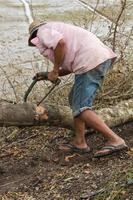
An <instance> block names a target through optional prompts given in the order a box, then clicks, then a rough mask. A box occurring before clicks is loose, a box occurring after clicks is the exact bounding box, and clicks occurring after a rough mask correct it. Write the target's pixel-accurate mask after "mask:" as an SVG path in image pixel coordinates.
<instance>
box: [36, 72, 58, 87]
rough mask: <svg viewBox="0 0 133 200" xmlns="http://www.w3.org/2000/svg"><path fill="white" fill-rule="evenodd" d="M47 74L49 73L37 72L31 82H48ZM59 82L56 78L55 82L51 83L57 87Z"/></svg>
mask: <svg viewBox="0 0 133 200" xmlns="http://www.w3.org/2000/svg"><path fill="white" fill-rule="evenodd" d="M48 73H49V72H38V73H36V75H35V76H34V77H33V80H37V81H41V80H48ZM60 82H61V80H60V79H59V78H57V80H56V81H54V82H52V83H54V84H56V85H58V84H59V83H60Z"/></svg>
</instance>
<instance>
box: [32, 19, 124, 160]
mask: <svg viewBox="0 0 133 200" xmlns="http://www.w3.org/2000/svg"><path fill="white" fill-rule="evenodd" d="M29 32H30V37H29V41H28V42H29V46H36V47H37V48H38V49H39V51H40V53H41V54H42V55H43V56H44V57H46V58H48V59H49V60H51V61H52V62H53V64H54V66H53V70H52V71H51V72H49V73H48V79H49V80H50V81H52V82H54V81H56V79H57V78H58V76H65V75H68V74H70V73H74V74H75V82H74V86H73V88H72V90H71V93H70V96H69V102H70V106H71V108H72V111H73V118H74V127H75V138H74V139H73V141H71V143H66V144H62V145H61V146H60V149H62V150H67V151H75V152H79V153H88V152H90V147H89V146H88V145H87V143H86V140H85V125H87V126H90V127H92V128H93V129H95V130H97V131H98V132H100V133H101V134H102V135H103V137H104V138H105V139H106V140H107V142H106V143H105V146H104V147H103V148H102V149H101V150H100V151H97V152H96V154H95V157H101V156H105V155H109V154H112V153H113V152H116V151H121V150H123V149H127V146H126V144H125V142H124V140H123V139H122V138H121V137H119V136H118V135H117V134H116V133H114V132H113V131H112V130H111V129H110V128H109V127H108V126H107V125H106V124H105V123H104V122H103V121H102V120H101V119H100V118H99V117H98V116H97V115H96V114H95V112H94V111H92V109H91V108H92V103H93V99H94V97H95V94H96V91H97V89H98V88H99V87H100V86H101V84H102V81H103V78H104V76H105V74H106V72H107V71H108V69H109V68H110V66H111V64H112V63H113V61H114V60H115V58H116V54H115V53H114V52H113V51H112V50H111V49H110V48H109V47H107V46H106V45H104V44H103V43H102V42H101V41H100V40H99V39H98V38H97V37H96V36H95V35H94V34H93V33H91V32H89V31H87V30H85V29H83V28H80V27H78V26H74V25H70V24H66V23H63V22H42V23H40V22H39V23H38V22H33V23H32V24H31V25H30V27H29ZM36 77H37V78H38V80H41V79H43V77H41V74H40V73H38V74H36Z"/></svg>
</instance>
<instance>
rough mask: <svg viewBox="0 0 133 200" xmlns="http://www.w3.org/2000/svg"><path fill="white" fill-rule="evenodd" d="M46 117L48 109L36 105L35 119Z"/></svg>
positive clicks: (45, 118)
mask: <svg viewBox="0 0 133 200" xmlns="http://www.w3.org/2000/svg"><path fill="white" fill-rule="evenodd" d="M47 119H48V111H47V110H46V109H45V108H44V107H42V106H37V107H36V120H47Z"/></svg>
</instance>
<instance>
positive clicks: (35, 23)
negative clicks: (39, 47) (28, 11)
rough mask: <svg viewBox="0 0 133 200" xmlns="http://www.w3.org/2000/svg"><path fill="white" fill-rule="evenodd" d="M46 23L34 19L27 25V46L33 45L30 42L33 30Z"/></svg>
mask: <svg viewBox="0 0 133 200" xmlns="http://www.w3.org/2000/svg"><path fill="white" fill-rule="evenodd" d="M44 24H46V22H44V21H43V22H42V21H38V20H35V21H33V22H32V23H31V24H30V26H29V34H30V36H29V39H28V45H29V46H34V45H33V44H32V43H31V39H33V34H34V33H35V31H37V30H38V28H39V27H40V26H42V25H44Z"/></svg>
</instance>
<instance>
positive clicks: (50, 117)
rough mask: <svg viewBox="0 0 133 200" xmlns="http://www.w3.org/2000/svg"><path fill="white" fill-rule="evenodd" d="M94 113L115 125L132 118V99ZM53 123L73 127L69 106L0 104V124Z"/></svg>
mask: <svg viewBox="0 0 133 200" xmlns="http://www.w3.org/2000/svg"><path fill="white" fill-rule="evenodd" d="M96 113H97V114H98V115H99V116H101V118H102V119H103V120H104V121H105V123H107V124H108V126H110V127H112V126H117V125H119V124H122V123H125V122H127V121H132V120H133V100H132V99H131V100H128V101H123V102H120V103H119V104H118V105H115V106H111V107H108V108H102V109H100V110H97V111H96ZM35 125H54V126H58V127H64V128H70V129H73V117H72V113H71V110H70V108H69V107H67V106H56V105H48V104H42V105H41V106H39V107H37V106H36V105H33V104H29V103H24V104H16V105H13V104H7V103H1V104H0V126H35Z"/></svg>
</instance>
